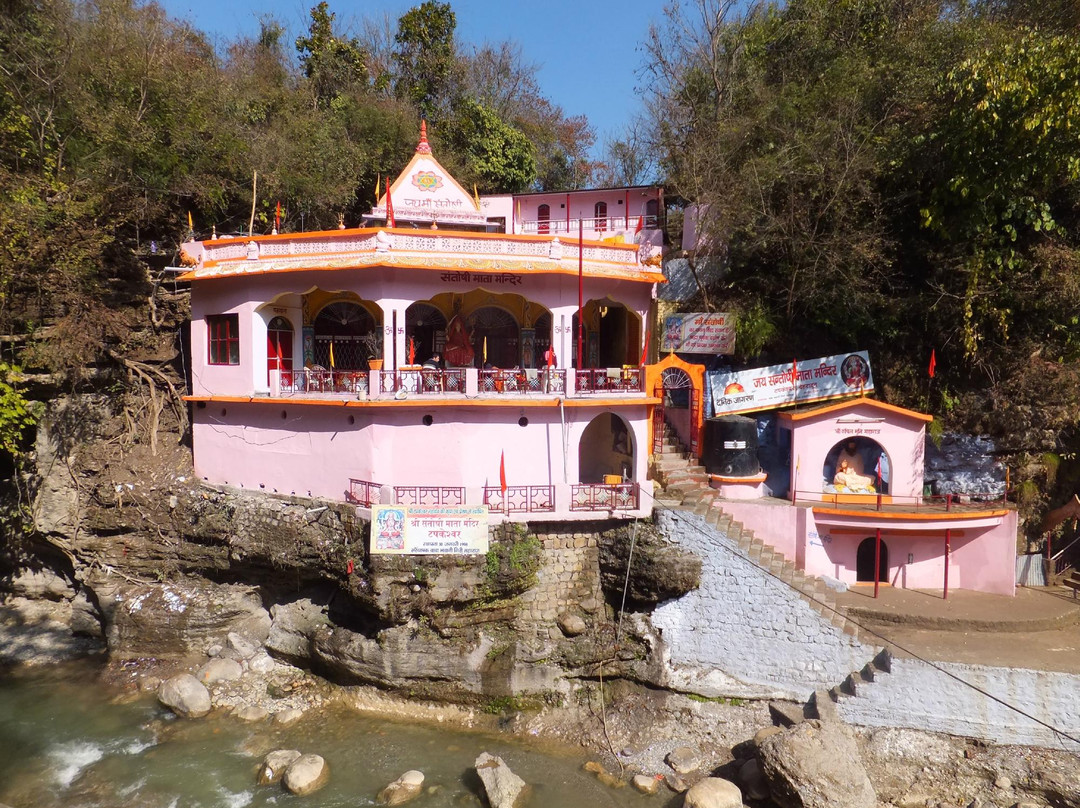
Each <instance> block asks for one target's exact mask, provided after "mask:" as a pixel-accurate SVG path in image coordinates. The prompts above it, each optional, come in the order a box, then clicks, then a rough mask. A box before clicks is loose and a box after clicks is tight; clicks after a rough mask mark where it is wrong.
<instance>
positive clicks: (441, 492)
mask: <svg viewBox="0 0 1080 808" xmlns="http://www.w3.org/2000/svg"><path fill="white" fill-rule="evenodd" d="M394 499H395V500H396V501H397V503H398V504H399V505H464V504H465V489H464V487H458V486H447V485H395V486H394Z"/></svg>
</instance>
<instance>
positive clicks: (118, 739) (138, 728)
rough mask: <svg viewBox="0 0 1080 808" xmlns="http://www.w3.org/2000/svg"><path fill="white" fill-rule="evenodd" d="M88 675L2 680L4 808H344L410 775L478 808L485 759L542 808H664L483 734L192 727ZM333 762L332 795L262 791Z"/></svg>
mask: <svg viewBox="0 0 1080 808" xmlns="http://www.w3.org/2000/svg"><path fill="white" fill-rule="evenodd" d="M115 695H116V694H115V693H110V692H108V691H107V690H105V689H104V688H103V686H102V685H100V684H99V683H98V682H97V681H96V672H95V671H94V670H93V669H90V668H86V667H71V666H64V667H53V668H50V669H43V670H36V671H33V672H23V673H18V674H15V675H9V676H7V677H5V678H4V679H2V680H0V803H6V804H7V805H9V806H11V808H60V806H63V808H113V806H116V807H117V808H119V806H125V808H126V807H127V806H138V807H139V808H245V807H246V806H254V807H258V806H282V807H283V808H288V807H289V806H295V808H302V807H303V808H338V806H342V807H344V806H349V808H354V807H355V806H366V805H374V804H375V795H376V794H377V793H378V791H379V789H381V788H382V787H383V786H385V785H386V784H387V783H389V782H391V781H392V780H395V779H396V778H397V777H398V776H399V775H401V774H402V773H403V772H405V771H407V770H409V769H419V770H420V771H422V772H424V774H425V775H426V780H425V782H424V785H425V787H428V788H431V787H433V790H432V791H429V792H427V793H425V794H422V795H421V796H420V797H418V798H417V799H416V800H414V801H413V802H412V803H410V804H411V805H415V806H417V808H420V806H423V807H424V808H478V806H480V801H479V799H478V798H477V796H476V794H477V793H478V789H479V781H478V780H477V779H476V777H475V773H474V772H473V770H472V764H473V761H475V759H476V757H477V755H479V754H480V752H483V751H487V752H490V753H491V754H495V755H499V756H501V757H502V758H503V759H504V760H506V762H507V764H508V765H509V766H510V767H511V768H512V769H513V770H514V771H515V772H516V773H517V774H518V775H519V776H521V777H522V778H523V779H524V780H525V781H526V782H527V783H529V784H531V785H532V786H533V788H534V792H533V795H532V798H531V799H530V800H529V806H530V808H575V807H576V806H581V807H582V808H586V807H588V808H592V806H598V807H600V808H603V806H629V807H634V808H636V807H637V806H645V805H653V806H658V805H661V804H662V801H660V800H657V798H655V797H653V798H646V797H643V796H641V795H638V794H636V793H634V792H633V791H632V790H631V789H629V788H623V789H619V790H617V791H614V790H611V789H609V788H607V787H605V786H603V785H601V784H600V783H598V782H597V781H596V780H595V779H594V778H593V777H592V776H591V775H589V774H587V773H585V772H583V771H581V764H582V762H583V760H584V759H583V758H580V757H577V756H574V755H571V754H566V755H560V754H554V753H551V752H548V753H546V754H544V753H540V752H538V751H536V750H535V749H530V748H529V746H528V745H526V744H523V743H519V742H516V741H511V740H507V739H505V738H499V737H493V736H490V735H483V734H477V733H467V732H454V731H446V730H443V729H441V728H436V727H431V726H427V725H409V724H401V723H395V722H390V721H386V720H382V719H377V718H370V717H365V716H363V715H361V714H358V713H356V712H354V711H351V710H348V709H346V708H339V707H335V708H329V709H323V710H320V711H317V712H316V713H314V714H309V715H306V716H305V717H304V718H303V719H302V720H301V721H300V722H298V723H297V724H294V725H293V726H291V727H285V728H275V727H272V726H271V725H269V724H267V723H265V722H264V723H260V724H258V725H255V726H253V725H250V724H243V723H241V722H239V721H236V720H234V719H230V718H219V719H213V718H206V719H202V720H198V721H180V720H177V719H173V718H171V717H170V716H169V715H167V714H166V712H165V711H163V710H162V709H161V708H159V707H158V706H157V704H156V702H155V701H154V700H152V699H148V698H140V699H138V700H135V701H123V700H119V701H118V700H117V699H116V698H115ZM280 748H292V749H299V750H300V751H301V752H305V753H307V752H313V753H315V754H319V755H322V756H323V757H324V758H325V759H326V760H327V762H328V763H329V765H330V782H329V784H328V785H327V786H326V787H324V788H323V789H322V790H321V791H319V792H317V793H315V794H312V795H308V796H306V797H295V796H293V795H291V794H288V793H286V792H285V791H283V790H282V788H281V787H280V786H257V785H255V774H256V770H257V768H258V764H259V763H260V762H261V760H262V757H263V755H264V754H265V753H266V752H268V751H270V750H271V749H280Z"/></svg>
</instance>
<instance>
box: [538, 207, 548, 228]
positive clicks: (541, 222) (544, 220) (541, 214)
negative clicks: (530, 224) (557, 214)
mask: <svg viewBox="0 0 1080 808" xmlns="http://www.w3.org/2000/svg"><path fill="white" fill-rule="evenodd" d="M536 232H537V233H550V232H551V206H550V205H541V206H540V207H538V208H537V209H536Z"/></svg>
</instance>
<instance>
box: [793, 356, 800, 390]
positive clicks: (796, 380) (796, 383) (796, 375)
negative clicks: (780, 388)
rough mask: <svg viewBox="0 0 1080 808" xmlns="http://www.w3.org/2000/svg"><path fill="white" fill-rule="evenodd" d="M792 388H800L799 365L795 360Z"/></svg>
mask: <svg viewBox="0 0 1080 808" xmlns="http://www.w3.org/2000/svg"><path fill="white" fill-rule="evenodd" d="M791 386H792V387H798V386H799V363H798V362H797V361H796V360H794V359H792V360H791Z"/></svg>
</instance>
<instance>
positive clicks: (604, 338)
mask: <svg viewBox="0 0 1080 808" xmlns="http://www.w3.org/2000/svg"><path fill="white" fill-rule="evenodd" d="M584 313H585V317H584V322H585V331H584V335H583V336H584V343H583V345H582V350H583V351H584V357H583V359H584V364H583V367H586V368H617V367H622V366H623V365H637V364H638V361H639V360H640V358H641V319H640V318H639V317H638V315H637V314H636V313H635V312H632V311H630V310H629V309H627V308H626V306H624V305H623V304H622V303H619V302H617V301H614V300H612V299H611V298H605V299H603V300H590V301H588V302H587V303H586V304H585V308H584ZM571 327H572V328H573V329H574V330H573V335H574V354H575V355H574V366H575V367H577V338H578V316H577V314H575V315H574V317H573V320H572V323H571Z"/></svg>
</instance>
